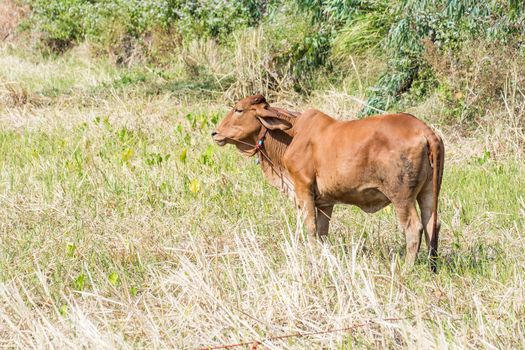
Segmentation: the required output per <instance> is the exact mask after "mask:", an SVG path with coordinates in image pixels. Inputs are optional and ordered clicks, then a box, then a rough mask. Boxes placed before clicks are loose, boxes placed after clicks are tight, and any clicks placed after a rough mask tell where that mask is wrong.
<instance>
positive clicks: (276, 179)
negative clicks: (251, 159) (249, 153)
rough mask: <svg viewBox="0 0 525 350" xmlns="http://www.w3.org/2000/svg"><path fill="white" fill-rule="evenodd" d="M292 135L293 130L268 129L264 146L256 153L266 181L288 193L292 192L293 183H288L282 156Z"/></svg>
mask: <svg viewBox="0 0 525 350" xmlns="http://www.w3.org/2000/svg"><path fill="white" fill-rule="evenodd" d="M292 129H293V128H292ZM292 135H293V130H287V131H280V130H278V131H268V132H267V133H266V135H265V139H264V147H263V148H262V150H261V151H259V152H258V155H257V156H258V158H259V162H260V166H261V169H262V171H263V173H264V175H265V177H266V179H267V180H268V182H270V184H271V185H273V186H275V187H277V188H278V189H280V190H281V191H283V192H285V193H287V194H289V195H292V194H293V185H292V184H291V183H290V180H289V177H288V173H287V172H286V170H285V168H284V165H283V157H284V153H285V152H286V149H287V148H288V146H289V145H290V143H291V142H292V139H293V136H292ZM261 152H264V154H261Z"/></svg>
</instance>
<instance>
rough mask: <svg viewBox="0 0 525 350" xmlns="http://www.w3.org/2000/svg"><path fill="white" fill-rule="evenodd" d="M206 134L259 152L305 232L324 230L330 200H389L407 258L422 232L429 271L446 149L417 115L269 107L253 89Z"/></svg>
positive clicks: (370, 205)
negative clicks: (346, 116)
mask: <svg viewBox="0 0 525 350" xmlns="http://www.w3.org/2000/svg"><path fill="white" fill-rule="evenodd" d="M212 136H213V139H214V140H215V142H216V143H217V144H218V145H219V146H223V145H225V144H227V143H231V144H234V145H235V146H236V147H237V148H238V149H239V150H240V151H241V152H242V153H243V154H245V155H248V156H253V155H255V154H257V153H258V157H259V160H260V163H261V167H262V170H263V172H264V174H265V176H266V178H267V179H268V180H269V182H270V183H271V184H272V185H274V186H276V187H277V188H280V189H281V190H283V191H285V192H290V194H291V195H295V196H294V199H295V200H296V204H297V205H298V207H299V209H301V210H302V211H303V213H304V214H305V225H306V228H307V231H308V233H309V235H310V236H314V235H315V233H317V236H318V237H321V238H322V237H324V236H326V235H327V234H328V225H329V220H330V216H331V214H332V209H333V207H334V204H337V203H346V204H353V205H357V206H358V207H360V208H361V209H362V210H364V211H365V212H367V213H373V212H376V211H378V210H379V209H382V208H384V207H385V206H387V205H388V204H390V203H392V204H393V205H394V208H395V211H396V214H397V217H398V219H399V222H400V224H401V226H402V228H403V229H404V231H405V235H406V243H407V256H406V260H407V263H408V264H410V265H412V264H413V263H414V262H415V259H416V255H417V252H418V251H419V246H420V243H421V235H422V233H423V232H425V237H426V241H427V245H428V248H429V256H430V258H431V262H432V264H431V266H432V269H433V270H435V264H434V261H435V258H436V256H437V248H438V236H439V228H440V223H439V220H438V217H437V208H438V196H439V190H440V187H441V179H442V175H443V163H444V156H445V150H444V145H443V142H442V141H441V139H440V137H439V136H438V135H436V134H435V133H434V132H433V131H432V130H431V129H430V127H428V126H427V125H426V124H425V123H423V122H422V121H420V120H419V119H417V118H416V117H414V116H412V115H410V114H405V113H401V114H387V115H382V116H372V117H368V118H366V119H362V120H352V121H338V120H335V119H333V118H331V117H329V116H328V115H326V114H324V113H322V112H320V111H318V110H315V109H309V110H307V111H305V112H303V113H301V114H298V113H294V112H289V111H286V110H283V109H280V108H275V107H270V105H269V104H268V103H267V102H266V100H265V98H264V97H263V96H261V95H256V96H250V97H247V98H244V99H242V100H240V101H239V102H237V104H236V105H235V107H234V108H233V109H232V110H231V111H230V112H229V113H228V115H227V116H226V118H225V119H224V120H223V121H222V122H221V123H220V125H219V126H218V128H217V130H216V131H214V132H213V133H212ZM288 189H291V191H288ZM416 200H417V202H418V203H419V208H420V210H421V219H420V217H419V215H418V212H417V210H416Z"/></svg>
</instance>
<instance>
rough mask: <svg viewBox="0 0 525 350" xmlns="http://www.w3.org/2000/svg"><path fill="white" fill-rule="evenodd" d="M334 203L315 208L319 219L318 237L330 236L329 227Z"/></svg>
mask: <svg viewBox="0 0 525 350" xmlns="http://www.w3.org/2000/svg"><path fill="white" fill-rule="evenodd" d="M333 209H334V206H333V205H329V206H322V207H321V206H318V207H316V208H315V212H316V219H317V237H318V238H320V239H322V240H324V239H326V237H327V236H328V228H329V226H330V218H331V217H332V210H333Z"/></svg>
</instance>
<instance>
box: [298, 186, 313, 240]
mask: <svg viewBox="0 0 525 350" xmlns="http://www.w3.org/2000/svg"><path fill="white" fill-rule="evenodd" d="M295 190H296V194H297V206H298V209H299V211H300V212H301V213H302V214H303V216H304V224H305V226H306V232H307V233H308V237H310V238H315V237H316V233H317V227H316V220H315V201H314V196H313V192H312V190H311V188H309V187H308V186H296V189H295Z"/></svg>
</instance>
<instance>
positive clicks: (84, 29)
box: [30, 0, 266, 49]
mask: <svg viewBox="0 0 525 350" xmlns="http://www.w3.org/2000/svg"><path fill="white" fill-rule="evenodd" d="M30 5H31V7H32V10H33V13H32V23H33V25H34V28H35V30H37V31H38V32H41V33H42V34H43V37H44V41H45V43H46V44H48V45H50V46H51V47H52V48H55V49H64V48H67V47H69V46H70V45H72V44H74V43H76V42H78V41H81V40H84V39H86V38H89V39H91V40H95V41H100V40H103V41H106V42H111V40H112V39H114V36H115V33H116V32H118V34H122V33H120V32H122V31H123V32H124V34H125V35H127V36H131V37H134V38H138V37H141V36H143V35H144V34H145V33H147V32H148V31H149V30H151V29H152V28H155V27H163V28H176V29H177V31H178V32H179V34H180V35H183V36H184V37H190V38H191V37H202V36H204V37H214V38H224V36H226V35H227V34H229V33H230V32H232V31H233V30H235V29H237V28H242V27H246V26H250V25H254V24H255V23H257V22H258V21H259V20H260V18H261V17H262V14H263V12H264V11H265V10H266V1H264V0H241V1H232V0H198V1H193V0H162V1H157V0H145V1H141V0H115V1H110V0H35V1H32V2H31V3H30ZM115 28H122V30H120V31H119V30H117V31H115ZM112 36H113V37H112Z"/></svg>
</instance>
